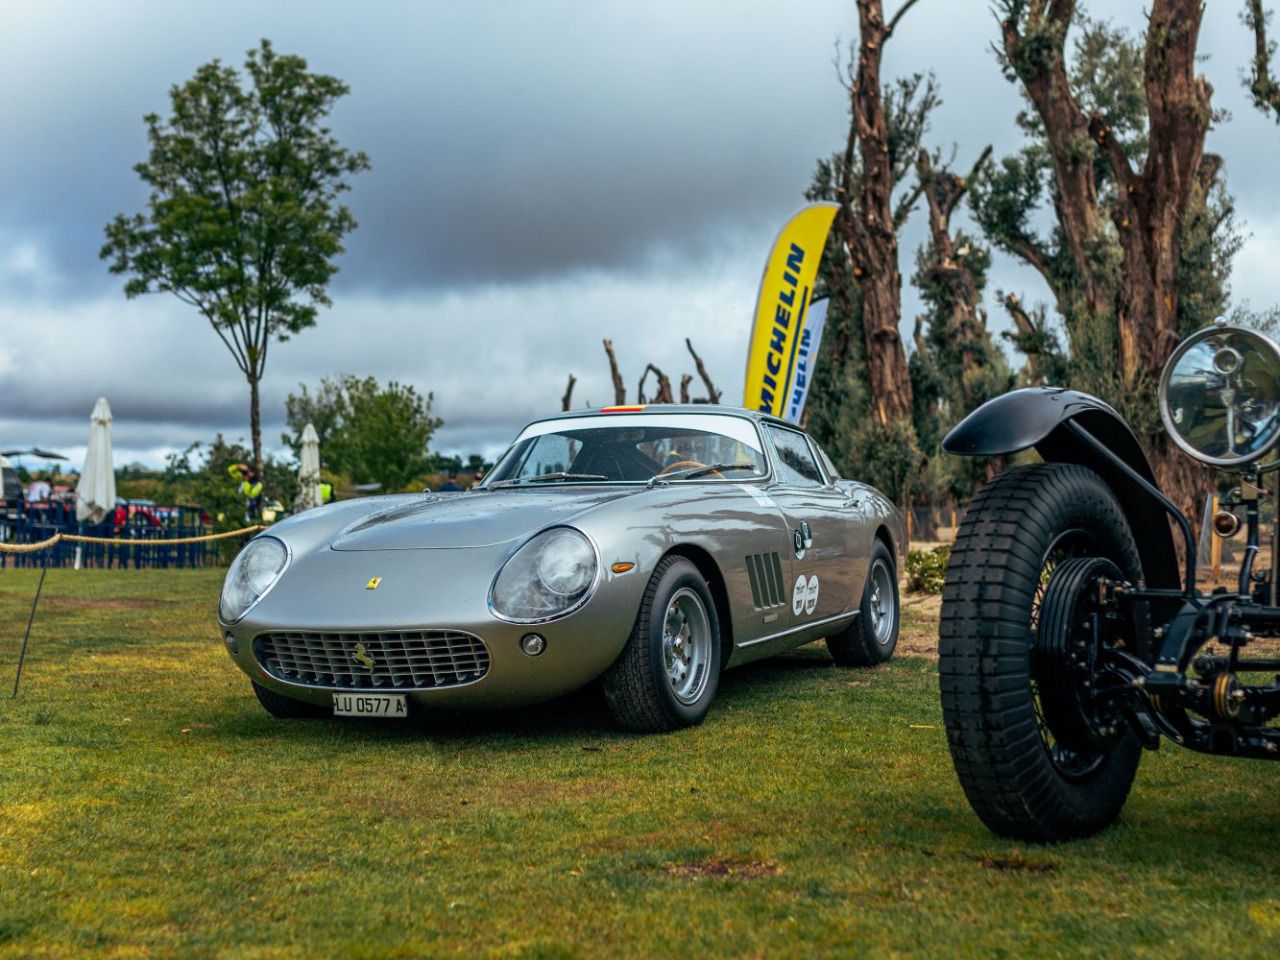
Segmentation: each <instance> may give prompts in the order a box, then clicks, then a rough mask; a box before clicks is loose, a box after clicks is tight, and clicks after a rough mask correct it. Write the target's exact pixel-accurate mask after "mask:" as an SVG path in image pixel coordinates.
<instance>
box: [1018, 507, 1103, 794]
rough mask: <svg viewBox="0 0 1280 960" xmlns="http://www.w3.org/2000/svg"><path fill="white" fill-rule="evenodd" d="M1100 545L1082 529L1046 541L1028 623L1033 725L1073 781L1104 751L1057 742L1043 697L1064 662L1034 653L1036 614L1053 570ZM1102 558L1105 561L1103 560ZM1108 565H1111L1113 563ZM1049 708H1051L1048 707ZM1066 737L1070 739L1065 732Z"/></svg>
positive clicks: (1048, 693)
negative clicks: (1046, 547)
mask: <svg viewBox="0 0 1280 960" xmlns="http://www.w3.org/2000/svg"><path fill="white" fill-rule="evenodd" d="M1100 549H1101V547H1100V546H1099V545H1098V544H1097V543H1096V542H1095V541H1094V540H1093V538H1092V537H1090V536H1089V535H1088V534H1087V533H1085V532H1084V531H1083V530H1070V531H1067V532H1065V533H1063V534H1059V535H1058V537H1056V538H1055V539H1054V542H1053V543H1052V544H1051V545H1050V547H1049V550H1048V552H1047V553H1046V555H1045V559H1044V562H1043V563H1042V564H1041V567H1040V577H1039V584H1038V586H1037V588H1036V595H1035V599H1034V600H1033V601H1032V604H1031V620H1030V623H1029V626H1030V640H1031V645H1032V651H1033V656H1032V660H1031V700H1032V704H1033V706H1034V707H1035V712H1036V726H1037V727H1038V728H1039V730H1040V739H1041V740H1042V741H1043V742H1044V747H1045V749H1046V750H1047V751H1048V752H1049V760H1050V761H1051V762H1052V763H1053V765H1054V767H1055V768H1056V769H1057V770H1058V772H1059V773H1060V774H1061V775H1062V776H1063V777H1065V778H1066V779H1068V780H1073V781H1079V780H1081V779H1087V778H1088V777H1089V775H1090V774H1091V773H1093V772H1094V771H1095V770H1097V768H1098V767H1099V766H1100V765H1101V764H1102V762H1103V761H1104V760H1105V759H1106V754H1104V753H1100V752H1097V751H1095V750H1093V749H1092V748H1091V745H1087V744H1081V743H1076V747H1077V748H1078V749H1072V748H1071V747H1069V746H1064V745H1063V744H1062V743H1060V742H1058V737H1057V736H1056V735H1055V734H1054V732H1053V727H1052V726H1050V724H1049V721H1048V719H1047V717H1046V715H1045V703H1044V701H1045V698H1046V696H1047V697H1048V698H1049V699H1050V701H1051V702H1054V691H1055V690H1056V689H1057V684H1058V683H1059V682H1060V681H1061V675H1059V674H1057V673H1056V671H1058V670H1060V669H1062V667H1063V666H1064V664H1062V663H1061V662H1059V661H1058V660H1056V659H1053V658H1050V657H1048V656H1039V655H1037V654H1038V653H1039V650H1038V647H1039V645H1040V639H1041V632H1040V617H1041V613H1042V611H1043V610H1044V601H1045V596H1046V594H1047V593H1048V591H1049V584H1050V581H1051V580H1052V579H1053V577H1054V574H1055V573H1057V572H1058V570H1059V569H1060V568H1063V567H1065V565H1066V564H1068V563H1069V562H1070V561H1071V560H1072V559H1073V558H1084V557H1091V556H1093V555H1095V554H1096V553H1098V552H1099V550H1100ZM1086 562H1087V561H1086ZM1103 562H1104V563H1105V562H1106V561H1103ZM1110 566H1111V567H1112V569H1114V565H1110ZM1117 577H1118V573H1117ZM1055 586H1056V585H1055ZM1060 591H1061V587H1057V589H1055V596H1056V595H1057V594H1058V593H1059V592H1060ZM1056 603H1057V604H1065V605H1066V606H1068V607H1070V605H1071V598H1066V597H1063V598H1061V599H1057V600H1056ZM1051 605H1053V604H1051ZM1051 613H1052V611H1051ZM1045 639H1046V640H1047V639H1048V638H1047V637H1046V638H1045ZM1042 684H1043V685H1044V687H1045V689H1044V691H1043V692H1042V690H1041V687H1042ZM1050 709H1051V710H1052V708H1050ZM1056 725H1057V726H1058V727H1059V729H1062V728H1063V727H1064V726H1065V722H1062V723H1058V724H1056ZM1068 740H1069V741H1071V738H1070V736H1069V735H1068ZM1071 742H1075V741H1071Z"/></svg>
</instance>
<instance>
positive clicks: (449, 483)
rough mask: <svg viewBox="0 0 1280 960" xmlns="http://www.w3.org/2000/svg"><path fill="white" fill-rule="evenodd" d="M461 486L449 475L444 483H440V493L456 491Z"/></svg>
mask: <svg viewBox="0 0 1280 960" xmlns="http://www.w3.org/2000/svg"><path fill="white" fill-rule="evenodd" d="M461 489H462V487H460V486H458V481H457V480H455V479H454V478H453V477H449V478H448V479H446V480H445V482H444V483H442V484H440V492H441V493H457V492H458V491H459V490H461Z"/></svg>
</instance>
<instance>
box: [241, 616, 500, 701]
mask: <svg viewBox="0 0 1280 960" xmlns="http://www.w3.org/2000/svg"><path fill="white" fill-rule="evenodd" d="M253 655H254V656H255V657H257V659H258V663H260V664H262V667H263V669H264V670H266V671H267V673H269V674H271V676H273V677H276V678H277V679H279V680H284V681H287V682H289V683H300V684H306V685H307V686H312V687H343V688H350V689H356V690H375V689H384V690H431V689H435V688H438V687H456V686H459V685H460V684H464V683H474V682H475V681H476V680H479V679H480V678H481V677H483V676H484V675H485V674H486V673H488V672H489V649H488V648H487V647H486V646H485V645H484V641H483V640H481V639H480V638H479V637H473V636H472V635H471V634H469V633H462V632H460V631H457V630H415V631H407V632H402V633H263V634H259V635H258V636H257V637H254V639H253Z"/></svg>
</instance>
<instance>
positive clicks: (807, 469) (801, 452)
mask: <svg viewBox="0 0 1280 960" xmlns="http://www.w3.org/2000/svg"><path fill="white" fill-rule="evenodd" d="M765 429H766V430H768V431H769V437H770V439H772V440H773V446H774V448H775V449H776V450H777V451H778V479H780V480H781V481H782V482H783V483H790V484H793V485H795V486H799V487H822V486H826V477H825V476H824V475H823V472H822V470H821V469H820V468H819V467H818V464H817V461H815V460H814V459H813V451H812V450H810V449H809V441H808V440H807V439H805V436H804V434H802V433H796V432H795V431H793V430H784V429H782V428H781V427H775V426H774V425H773V424H771V423H770V424H765Z"/></svg>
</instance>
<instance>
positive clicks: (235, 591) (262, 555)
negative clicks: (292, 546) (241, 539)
mask: <svg viewBox="0 0 1280 960" xmlns="http://www.w3.org/2000/svg"><path fill="white" fill-rule="evenodd" d="M288 562H289V551H288V550H287V549H286V548H285V545H284V544H283V543H281V542H280V541H279V540H277V539H276V538H275V537H258V538H257V539H255V540H250V541H249V543H248V545H247V546H245V548H244V549H243V550H241V551H240V554H239V555H238V556H237V557H236V559H235V561H234V562H233V563H232V564H231V569H230V570H228V571H227V579H226V580H225V581H224V582H223V584H222V600H221V601H220V602H219V604H218V616H220V617H221V618H222V622H223V623H235V622H236V621H237V620H239V619H240V618H241V617H243V616H244V615H245V614H246V613H248V612H249V608H250V607H252V606H253V605H254V604H255V603H257V602H258V600H259V599H260V598H261V597H262V595H263V594H264V593H266V592H267V591H268V590H269V589H271V585H272V584H273V583H275V582H276V580H277V579H278V578H279V577H280V574H281V573H282V572H283V571H284V568H285V564H286V563H288Z"/></svg>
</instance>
